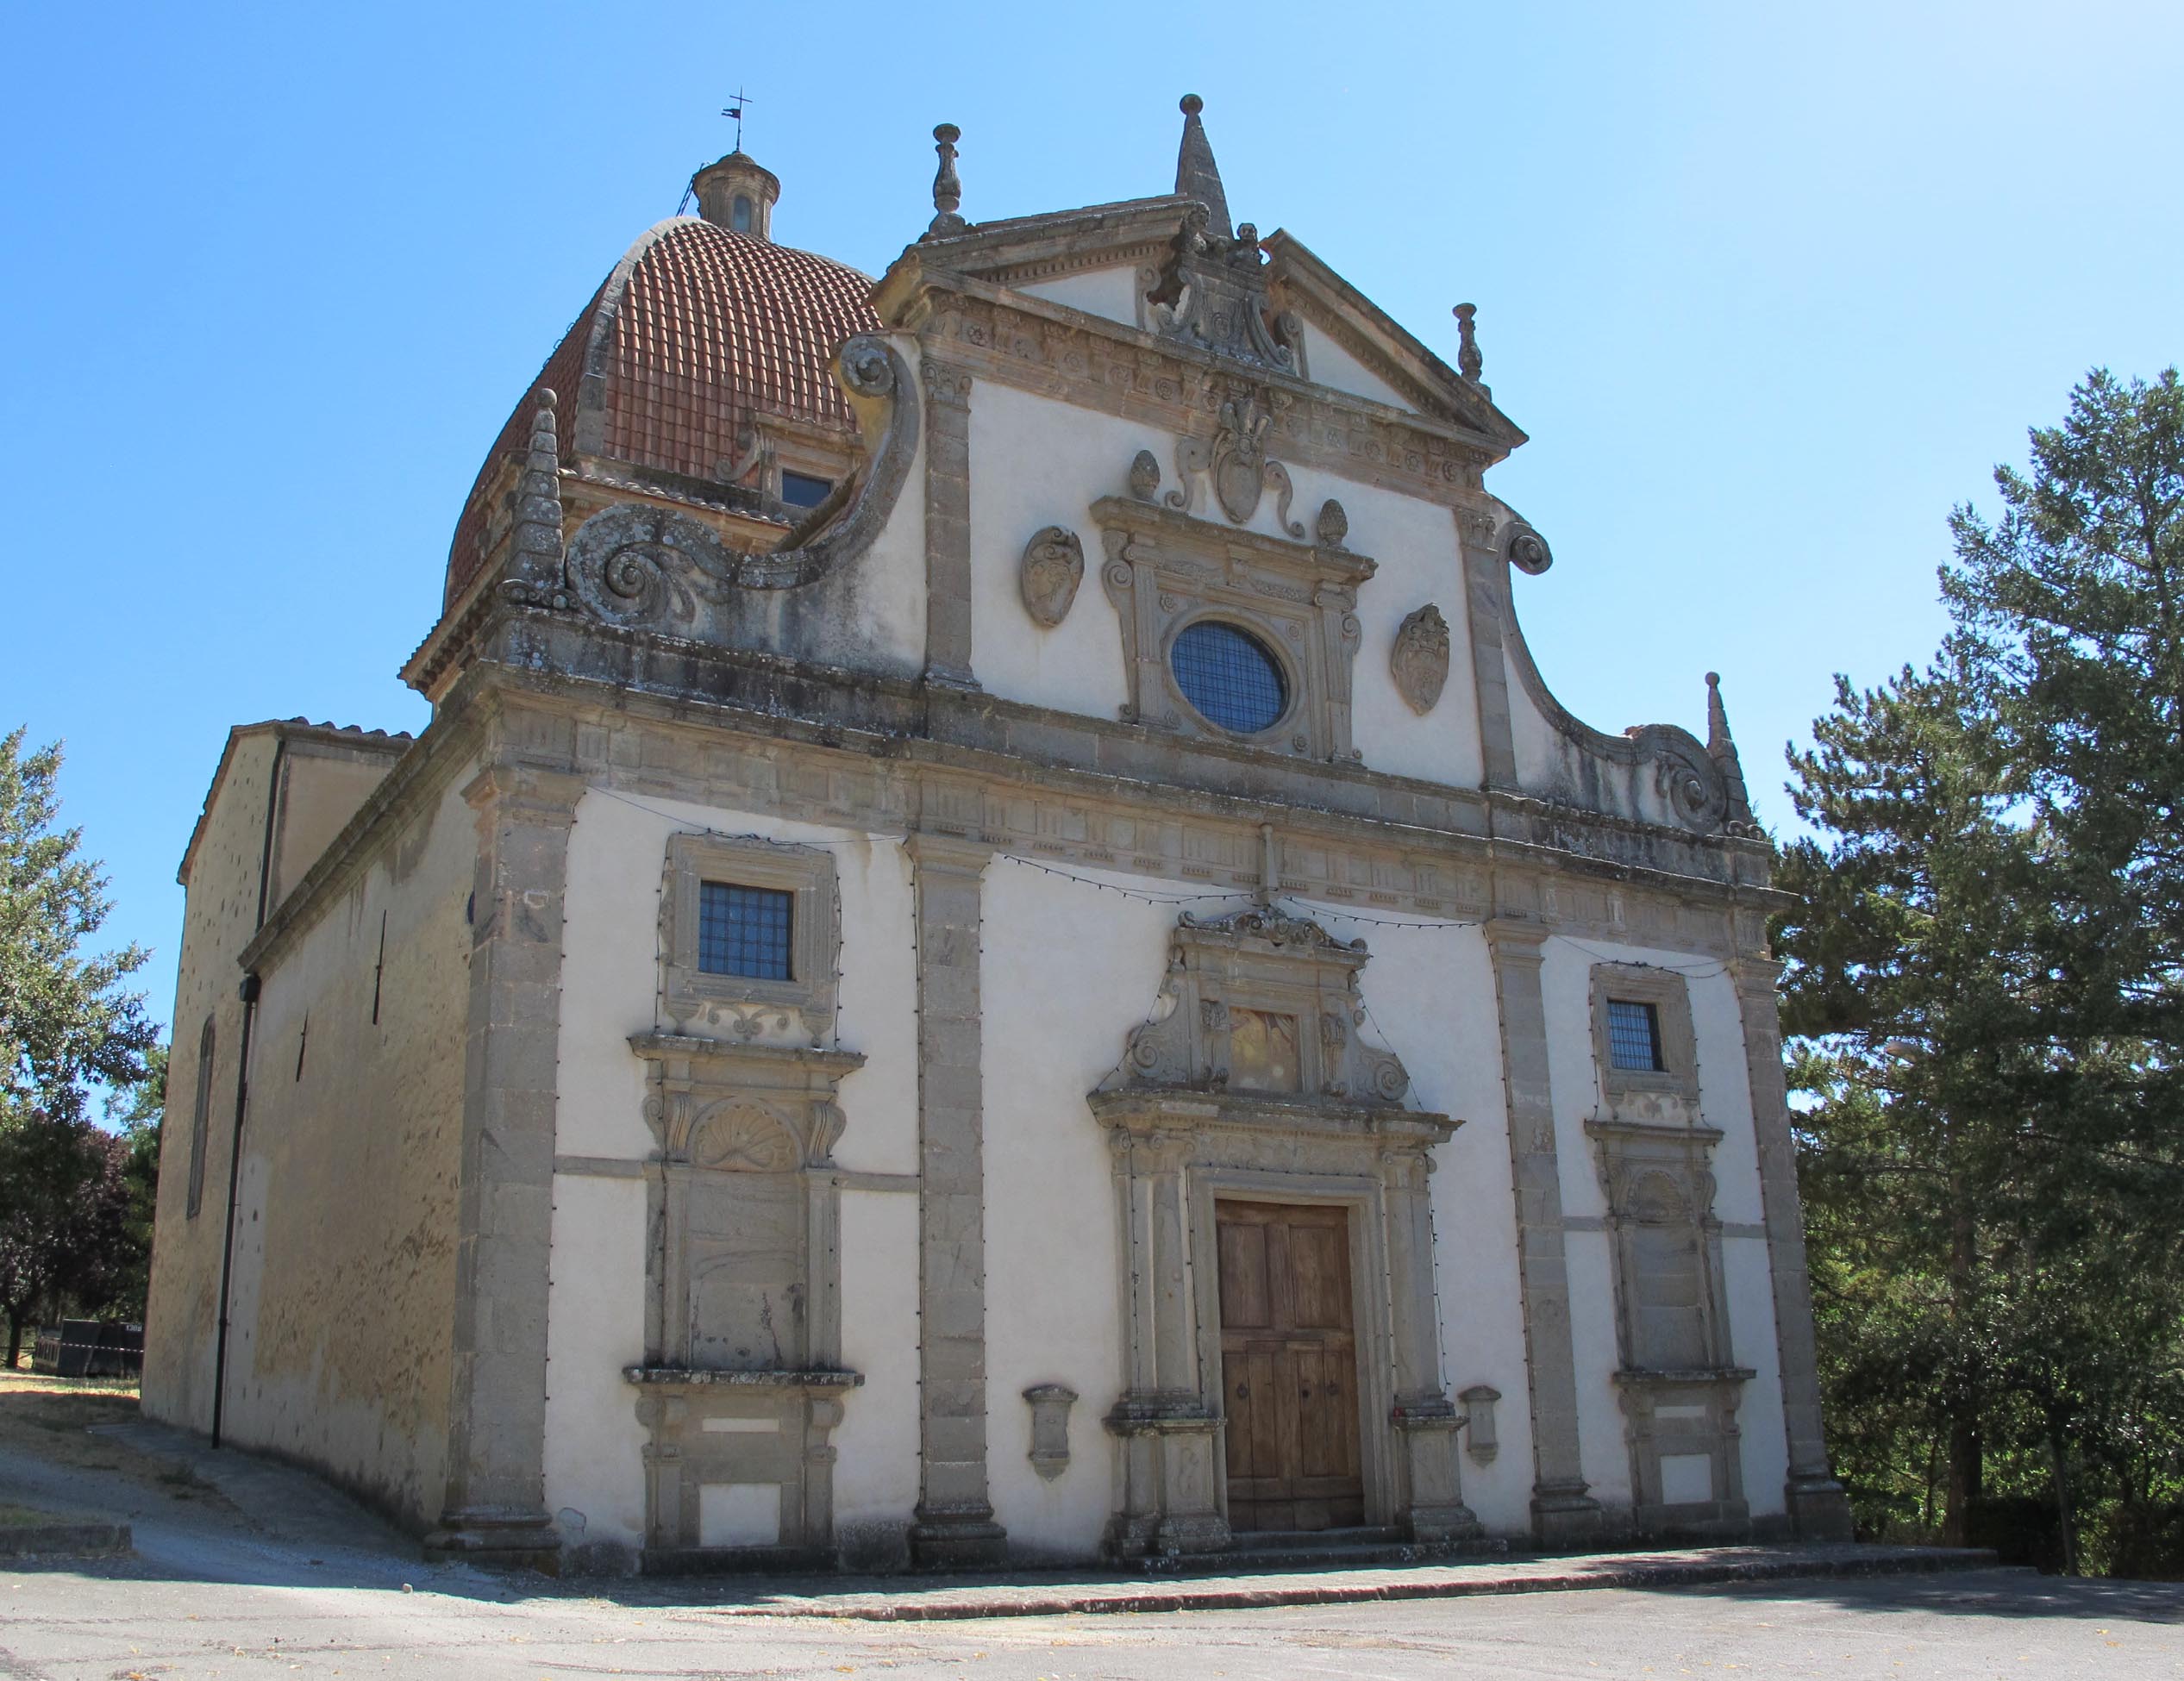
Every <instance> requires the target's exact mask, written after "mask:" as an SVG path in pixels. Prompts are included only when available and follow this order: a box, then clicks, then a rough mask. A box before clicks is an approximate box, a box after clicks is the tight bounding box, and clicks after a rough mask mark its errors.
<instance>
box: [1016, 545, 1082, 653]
mask: <svg viewBox="0 0 2184 1681" xmlns="http://www.w3.org/2000/svg"><path fill="white" fill-rule="evenodd" d="M1084 581H1085V546H1084V544H1083V543H1082V542H1080V541H1078V537H1077V534H1076V533H1075V532H1073V531H1065V530H1064V529H1063V528H1061V527H1060V526H1058V525H1049V526H1045V527H1042V528H1041V529H1039V530H1038V531H1036V532H1034V533H1033V534H1032V537H1031V541H1029V542H1028V543H1026V544H1025V545H1024V546H1023V568H1022V570H1021V571H1020V572H1018V574H1017V584H1018V585H1019V586H1020V587H1021V588H1022V590H1023V610H1024V611H1025V612H1027V613H1029V614H1030V615H1031V617H1032V621H1033V622H1034V623H1036V624H1037V625H1038V626H1040V627H1041V628H1042V629H1046V630H1052V629H1053V628H1054V627H1055V626H1056V625H1058V624H1060V623H1061V622H1062V621H1063V620H1064V619H1066V618H1067V617H1068V616H1069V608H1070V604H1071V603H1073V602H1074V601H1075V600H1076V599H1077V586H1078V585H1079V584H1082V583H1083V582H1084Z"/></svg>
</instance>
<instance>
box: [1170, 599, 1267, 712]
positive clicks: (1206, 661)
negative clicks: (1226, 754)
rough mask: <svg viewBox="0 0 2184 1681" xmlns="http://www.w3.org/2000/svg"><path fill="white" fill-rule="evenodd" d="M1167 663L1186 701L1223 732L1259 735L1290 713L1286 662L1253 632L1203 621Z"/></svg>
mask: <svg viewBox="0 0 2184 1681" xmlns="http://www.w3.org/2000/svg"><path fill="white" fill-rule="evenodd" d="M1167 659H1168V668H1169V669H1170V670H1171V671H1173V672H1174V673H1175V686H1176V687H1177V688H1179V689H1180V690H1181V691H1183V698H1184V699H1186V700H1187V701H1189V702H1190V703H1191V704H1192V706H1195V707H1196V708H1198V713H1199V716H1202V717H1204V718H1205V720H1206V722H1209V723H1212V724H1217V725H1218V726H1220V728H1223V729H1227V730H1233V731H1235V732H1236V734H1238V735H1256V734H1258V733H1259V732H1260V731H1261V730H1262V729H1270V728H1273V725H1274V724H1275V723H1276V722H1279V721H1280V717H1281V715H1282V713H1283V712H1284V711H1286V709H1288V706H1289V684H1288V683H1287V682H1286V680H1285V679H1284V678H1283V677H1282V674H1281V662H1280V660H1278V659H1275V658H1274V656H1273V653H1270V652H1269V651H1268V650H1267V645H1266V644H1265V643H1264V642H1261V641H1260V640H1259V639H1258V638H1257V637H1256V636H1254V635H1253V634H1251V633H1250V632H1249V631H1247V630H1239V629H1238V628H1236V626H1235V625H1232V624H1223V623H1222V622H1220V621H1219V620H1218V619H1201V620H1199V621H1198V623H1196V624H1194V625H1192V626H1191V627H1189V628H1187V629H1186V630H1185V631H1184V632H1183V634H1181V635H1180V636H1178V637H1177V638H1176V639H1175V641H1174V643H1173V645H1172V646H1171V647H1169V649H1168V655H1167Z"/></svg>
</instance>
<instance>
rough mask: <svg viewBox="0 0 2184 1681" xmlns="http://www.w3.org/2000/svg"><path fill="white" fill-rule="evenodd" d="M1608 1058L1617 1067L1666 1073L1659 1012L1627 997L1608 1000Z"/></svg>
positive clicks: (1650, 1005)
mask: <svg viewBox="0 0 2184 1681" xmlns="http://www.w3.org/2000/svg"><path fill="white" fill-rule="evenodd" d="M1608 1055H1609V1057H1610V1058H1611V1059H1612V1060H1613V1062H1614V1063H1615V1065H1616V1066H1617V1067H1618V1068H1630V1069H1636V1070H1637V1071H1639V1072H1643V1073H1649V1074H1658V1073H1661V1072H1665V1066H1666V1065H1664V1064H1663V1063H1662V1062H1661V1012H1660V1011H1659V1009H1656V1008H1655V1006H1654V1005H1652V1004H1642V1003H1632V1002H1630V1000H1629V999H1627V998H1610V999H1609V1000H1608Z"/></svg>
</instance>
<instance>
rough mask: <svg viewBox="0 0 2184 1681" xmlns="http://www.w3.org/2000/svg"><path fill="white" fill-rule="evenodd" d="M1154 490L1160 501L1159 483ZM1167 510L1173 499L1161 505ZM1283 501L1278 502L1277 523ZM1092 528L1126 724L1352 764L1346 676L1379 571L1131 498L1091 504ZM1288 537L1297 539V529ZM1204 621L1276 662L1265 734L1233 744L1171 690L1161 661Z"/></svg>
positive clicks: (1363, 560)
mask: <svg viewBox="0 0 2184 1681" xmlns="http://www.w3.org/2000/svg"><path fill="white" fill-rule="evenodd" d="M1254 482H1256V481H1254ZM1284 483H1285V485H1286V480H1285V481H1284ZM1150 490H1151V491H1157V479H1155V484H1154V485H1153V486H1152V487H1150ZM1175 499H1176V497H1175V495H1174V493H1173V492H1171V493H1170V497H1169V500H1170V501H1171V502H1172V501H1174V500H1175ZM1288 501H1289V498H1288V496H1287V494H1286V491H1285V493H1284V494H1283V496H1282V497H1281V510H1282V512H1283V514H1284V515H1285V516H1286V512H1287V508H1288ZM1092 520H1093V522H1094V523H1096V524H1097V525H1098V527H1099V530H1100V537H1101V541H1102V542H1103V544H1104V545H1105V549H1106V556H1107V558H1106V562H1105V565H1104V566H1102V567H1101V568H1100V584H1101V585H1102V587H1103V588H1105V590H1106V591H1107V597H1108V599H1109V600H1110V601H1111V602H1113V603H1115V610H1116V613H1117V616H1118V617H1119V618H1120V619H1121V621H1122V634H1123V664H1124V667H1125V669H1126V672H1127V673H1128V678H1129V684H1130V700H1129V703H1128V704H1127V705H1126V706H1125V707H1124V709H1123V717H1124V718H1125V719H1126V720H1128V721H1130V722H1137V723H1141V724H1144V725H1147V726H1148V727H1150V728H1155V729H1164V730H1173V731H1174V732H1175V733H1176V734H1180V735H1186V736H1190V737H1192V738H1195V739H1198V740H1201V741H1230V742H1234V741H1248V742H1249V743H1250V744H1251V745H1253V746H1255V747H1267V748H1271V749H1273V750H1275V751H1277V752H1281V753H1296V754H1301V755H1303V756H1305V757H1306V758H1311V759H1323V760H1324V759H1356V758H1358V757H1360V754H1359V753H1357V752H1356V751H1355V749H1354V748H1353V747H1352V746H1351V734H1350V692H1351V674H1352V672H1353V669H1354V668H1355V665H1356V661H1357V649H1358V643H1359V641H1360V639H1361V634H1362V632H1361V628H1360V625H1359V622H1358V618H1357V591H1358V587H1359V586H1360V585H1361V584H1363V583H1364V582H1365V581H1366V580H1367V579H1368V578H1371V577H1372V576H1373V574H1374V571H1375V570H1376V567H1375V566H1374V562H1373V561H1372V560H1370V559H1367V557H1366V556H1364V555H1361V554H1353V553H1350V552H1349V550H1348V549H1345V548H1339V547H1332V546H1330V545H1326V544H1320V545H1314V544H1311V543H1305V542H1293V541H1289V540H1288V539H1286V538H1282V537H1269V536H1264V535H1261V534H1259V533H1257V532H1254V531H1244V530H1239V529H1236V528H1233V527H1230V526H1225V525H1219V524H1216V523H1214V522H1211V521H1209V520H1201V519H1198V518H1195V517H1193V516H1192V515H1190V514H1189V513H1187V512H1184V511H1181V510H1180V509H1177V508H1173V507H1168V506H1164V505H1161V503H1157V502H1154V501H1149V500H1139V499H1138V498H1137V497H1102V498H1101V499H1100V500H1099V501H1098V502H1096V503H1093V504H1092ZM1291 528H1292V529H1294V530H1295V531H1296V532H1297V533H1298V534H1299V535H1300V536H1301V535H1302V534H1303V528H1302V527H1301V526H1293V527H1291ZM1201 619H1221V620H1225V621H1227V622H1230V623H1234V624H1236V625H1239V626H1241V627H1242V628H1245V629H1247V630H1249V631H1251V632H1253V633H1254V634H1255V635H1256V636H1257V637H1258V639H1259V640H1260V641H1261V642H1262V643H1263V644H1265V646H1266V647H1267V649H1268V650H1269V651H1270V652H1271V653H1273V655H1274V657H1275V658H1276V659H1277V660H1278V661H1279V662H1280V666H1281V667H1282V675H1283V678H1284V679H1285V682H1286V687H1287V689H1288V691H1289V695H1288V705H1287V707H1286V709H1285V710H1284V711H1283V714H1282V716H1281V717H1280V718H1279V719H1278V720H1276V721H1275V722H1274V723H1273V725H1272V726H1271V727H1269V728H1267V729H1265V730H1262V731H1261V732H1260V733H1259V734H1255V735H1251V736H1243V737H1239V736H1236V735H1233V734H1230V733H1229V732H1228V731H1226V730H1223V729H1220V728H1217V727H1216V726H1214V725H1213V724H1211V723H1209V722H1206V721H1205V719H1204V718H1202V717H1200V716H1198V712H1197V711H1196V709H1193V708H1192V705H1191V703H1189V702H1188V701H1187V700H1186V699H1185V698H1184V697H1183V693H1182V691H1180V689H1178V688H1177V687H1176V684H1175V678H1174V674H1173V671H1172V670H1171V669H1170V666H1169V664H1168V649H1169V647H1170V646H1171V644H1173V641H1174V640H1175V638H1176V636H1177V635H1178V634H1180V633H1181V632H1182V631H1183V630H1185V629H1186V628H1188V627H1189V626H1191V625H1192V624H1194V623H1196V622H1198V621H1199V620H1201Z"/></svg>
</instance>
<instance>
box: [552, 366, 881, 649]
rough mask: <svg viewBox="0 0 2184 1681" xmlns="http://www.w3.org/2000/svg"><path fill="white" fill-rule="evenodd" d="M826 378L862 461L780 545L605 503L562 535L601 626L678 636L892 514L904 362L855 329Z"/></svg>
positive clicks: (652, 510) (826, 559)
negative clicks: (856, 436) (762, 547)
mask: <svg viewBox="0 0 2184 1681" xmlns="http://www.w3.org/2000/svg"><path fill="white" fill-rule="evenodd" d="M835 377H836V378H838V379H839V380H840V381H841V383H842V390H843V391H846V392H847V393H848V397H849V403H850V406H851V407H852V408H853V409H854V410H855V411H856V414H857V418H858V422H859V424H860V427H861V428H862V429H863V432H864V437H865V446H866V448H867V452H868V455H869V459H870V465H869V466H867V467H865V468H863V469H861V470H860V471H859V472H857V473H856V474H854V476H853V477H852V478H851V480H850V481H849V482H848V484H845V485H844V486H843V487H842V490H840V491H837V492H836V493H835V496H834V497H829V499H828V502H827V503H825V504H823V506H822V507H821V508H820V509H818V510H817V516H816V517H815V518H814V519H812V520H809V521H806V522H805V523H804V525H803V526H800V527H798V528H797V529H796V530H795V531H792V532H791V533H790V534H789V535H788V537H787V538H785V540H784V541H783V546H782V547H778V548H774V549H772V550H767V551H763V552H757V553H745V552H743V551H741V550H738V549H734V548H730V547H729V546H728V545H727V544H726V543H725V542H723V541H722V540H721V538H720V536H719V535H718V534H717V533H716V532H714V531H713V530H712V528H710V527H709V526H707V525H705V524H704V522H701V521H699V520H697V519H694V518H692V517H691V516H689V515H687V514H683V513H679V512H677V511H675V510H673V509H663V508H658V507H653V506H650V505H648V504H644V503H626V502H625V503H616V504H615V505H614V506H612V507H610V508H607V509H603V510H602V511H600V512H599V513H598V514H595V515H593V516H591V518H590V519H588V520H586V521H585V522H584V524H583V525H582V526H581V527H579V528H578V530H577V533H576V535H575V536H574V537H573V539H572V540H571V541H570V543H569V554H568V580H569V589H570V591H571V592H572V593H573V596H574V597H575V599H576V601H577V603H580V604H581V605H582V606H583V607H584V608H585V609H586V610H588V611H589V612H591V613H592V614H593V615H595V616H598V617H599V618H602V619H604V620H606V621H607V622H609V623H611V624H624V625H639V624H645V625H655V626H659V627H661V628H674V629H676V630H678V631H679V632H682V633H684V634H689V633H690V632H691V631H693V630H696V629H698V628H699V627H700V623H701V621H702V620H704V618H705V617H706V616H707V613H708V609H712V608H717V607H721V606H724V605H726V604H728V603H729V602H730V601H731V600H732V599H733V598H734V597H735V596H736V595H737V594H738V593H739V592H741V591H768V590H794V589H800V588H802V587H803V586H804V585H806V584H816V583H817V582H818V581H819V580H820V579H822V578H825V577H827V576H828V575H829V573H832V572H835V571H838V570H839V569H840V568H842V567H843V566H847V565H848V564H849V563H850V562H852V561H854V560H855V559H857V558H858V557H859V556H860V555H861V554H863V553H865V551H866V550H867V549H868V548H870V547H872V545H873V541H875V540H876V539H877V538H878V537H879V533H880V531H881V530H882V529H883V528H885V525H886V523H887V520H888V516H890V515H891V514H892V512H893V511H894V508H895V504H896V503H897V501H898V499H899V498H900V497H901V495H902V490H903V485H904V482H905V481H906V480H907V479H908V478H909V476H910V466H911V458H912V457H913V456H914V455H915V454H916V453H917V426H918V421H917V412H918V404H917V395H916V391H915V389H914V387H913V384H912V382H911V373H910V368H909V366H908V365H907V364H906V363H905V362H904V359H903V358H902V356H901V355H900V354H899V353H898V352H897V351H896V350H895V349H894V347H892V346H891V345H889V344H888V343H886V342H885V341H884V340H881V339H878V338H874V337H873V336H871V335H870V334H858V335H857V336H855V337H854V338H851V339H849V340H848V341H846V342H845V343H844V344H843V345H842V348H841V349H840V350H839V351H838V352H837V353H835Z"/></svg>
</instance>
